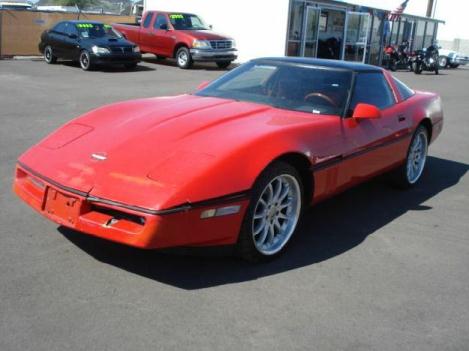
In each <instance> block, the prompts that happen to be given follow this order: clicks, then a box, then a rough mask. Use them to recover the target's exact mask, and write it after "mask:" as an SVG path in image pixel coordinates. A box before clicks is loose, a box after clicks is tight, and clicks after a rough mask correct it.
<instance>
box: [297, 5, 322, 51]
mask: <svg viewBox="0 0 469 351" xmlns="http://www.w3.org/2000/svg"><path fill="white" fill-rule="evenodd" d="M319 14H320V10H319V9H318V8H317V7H312V6H308V7H306V20H305V22H304V28H303V43H302V44H303V45H302V48H301V56H305V57H316V52H317V49H318V26H319Z"/></svg>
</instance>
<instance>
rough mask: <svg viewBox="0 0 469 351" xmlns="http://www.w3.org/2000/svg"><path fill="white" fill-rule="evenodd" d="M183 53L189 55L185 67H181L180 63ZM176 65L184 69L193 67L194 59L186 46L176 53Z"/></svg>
mask: <svg viewBox="0 0 469 351" xmlns="http://www.w3.org/2000/svg"><path fill="white" fill-rule="evenodd" d="M181 52H185V53H186V54H187V61H186V64H184V65H181V64H180V63H179V55H180V54H181ZM176 63H177V65H178V67H179V68H182V69H188V68H191V66H192V63H193V62H192V57H191V53H190V51H189V49H188V48H186V47H185V46H183V47H180V48H179V49H178V51H177V53H176Z"/></svg>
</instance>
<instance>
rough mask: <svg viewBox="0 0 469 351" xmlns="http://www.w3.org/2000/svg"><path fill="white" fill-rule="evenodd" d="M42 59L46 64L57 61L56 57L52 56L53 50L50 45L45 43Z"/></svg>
mask: <svg viewBox="0 0 469 351" xmlns="http://www.w3.org/2000/svg"><path fill="white" fill-rule="evenodd" d="M44 61H46V62H47V63H48V64H53V63H56V62H57V57H56V56H54V52H53V51H52V47H51V46H50V45H47V46H46V47H45V48H44Z"/></svg>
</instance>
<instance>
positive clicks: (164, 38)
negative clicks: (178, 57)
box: [152, 13, 176, 57]
mask: <svg viewBox="0 0 469 351" xmlns="http://www.w3.org/2000/svg"><path fill="white" fill-rule="evenodd" d="M152 33H153V45H154V47H155V50H156V52H157V53H158V54H160V55H162V56H167V57H171V56H172V54H173V53H172V48H173V47H174V42H175V40H176V39H175V37H174V33H172V31H171V30H170V24H169V21H168V17H167V15H166V14H165V13H158V14H157V15H156V19H155V22H154V24H153V31H152Z"/></svg>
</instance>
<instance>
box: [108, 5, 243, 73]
mask: <svg viewBox="0 0 469 351" xmlns="http://www.w3.org/2000/svg"><path fill="white" fill-rule="evenodd" d="M113 27H114V28H115V29H116V30H118V31H119V32H121V33H122V34H123V35H124V37H125V38H127V39H128V40H130V41H132V42H134V43H136V44H138V45H139V46H140V50H141V51H142V53H145V52H149V53H153V54H155V55H156V56H157V57H158V58H161V59H163V58H167V57H172V58H176V62H177V64H178V66H179V67H180V68H190V67H191V66H192V63H193V62H194V61H206V62H207V61H208V62H215V63H216V64H217V65H218V67H220V68H226V67H228V66H229V65H230V63H231V62H232V61H233V60H235V59H236V58H237V50H236V44H235V41H234V40H233V39H231V38H228V37H225V36H223V35H220V34H217V33H215V32H213V31H211V28H209V27H208V26H206V25H205V24H204V22H203V21H202V20H201V19H200V17H198V16H196V15H194V14H190V13H175V12H163V11H148V12H145V13H144V15H143V18H142V21H141V24H140V25H138V24H113Z"/></svg>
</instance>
